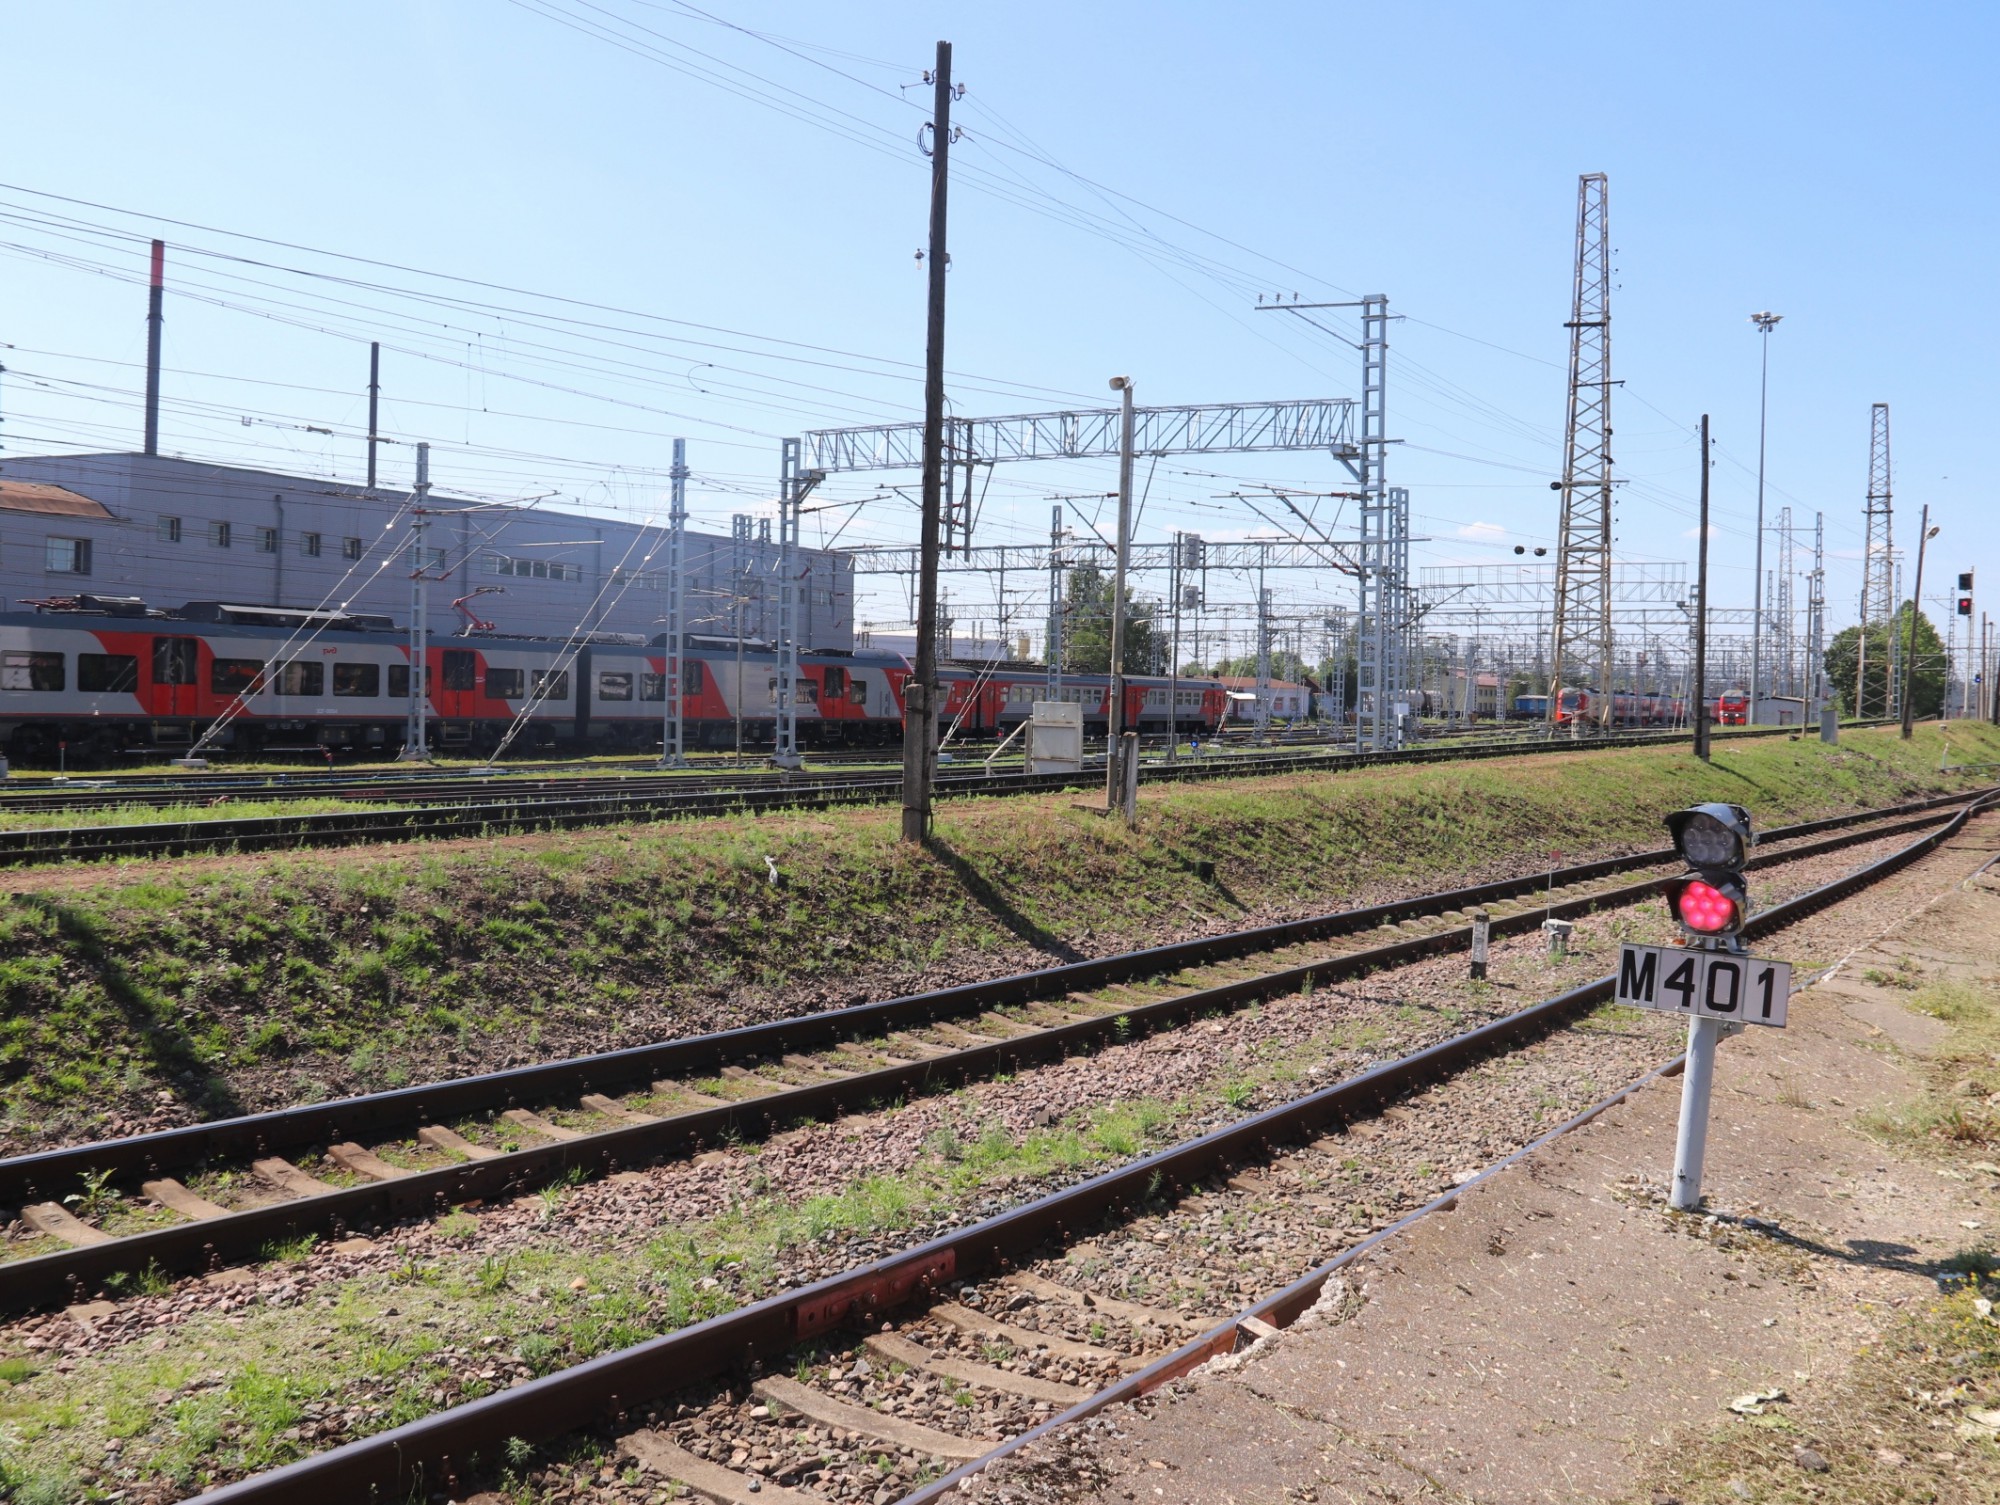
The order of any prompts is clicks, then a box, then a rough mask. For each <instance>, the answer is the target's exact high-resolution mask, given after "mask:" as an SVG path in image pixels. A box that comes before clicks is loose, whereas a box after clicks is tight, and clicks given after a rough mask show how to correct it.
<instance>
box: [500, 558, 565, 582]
mask: <svg viewBox="0 0 2000 1505" xmlns="http://www.w3.org/2000/svg"><path fill="white" fill-rule="evenodd" d="M486 572H487V573H488V574H489V575H507V576H511V577H512V578H514V579H516V580H581V579H582V578H583V566H582V565H580V564H564V563H562V562H561V561H560V560H550V559H510V558H508V557H507V556H506V555H505V554H488V555H487V556H486Z"/></svg>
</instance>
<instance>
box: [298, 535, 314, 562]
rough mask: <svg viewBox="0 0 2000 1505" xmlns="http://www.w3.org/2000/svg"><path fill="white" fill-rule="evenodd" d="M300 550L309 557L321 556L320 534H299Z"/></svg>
mask: <svg viewBox="0 0 2000 1505" xmlns="http://www.w3.org/2000/svg"><path fill="white" fill-rule="evenodd" d="M299 552H300V553H301V554H303V555H305V556H306V558H308V559H317V558H319V535H318V534H317V533H301V534H300V535H299Z"/></svg>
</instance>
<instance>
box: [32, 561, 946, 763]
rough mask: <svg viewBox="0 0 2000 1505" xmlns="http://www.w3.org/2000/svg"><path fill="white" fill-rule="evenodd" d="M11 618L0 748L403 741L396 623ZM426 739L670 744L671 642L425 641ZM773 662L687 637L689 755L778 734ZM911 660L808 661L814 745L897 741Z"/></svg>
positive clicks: (79, 758) (73, 603) (211, 613)
mask: <svg viewBox="0 0 2000 1505" xmlns="http://www.w3.org/2000/svg"><path fill="white" fill-rule="evenodd" d="M45 606H46V607H47V609H45V610H43V611H39V612H9V613H0V751H4V752H5V753H7V754H8V755H9V756H11V757H15V758H18V759H21V760H22V761H53V760H54V757H55V755H56V754H57V751H58V749H59V748H62V749H65V750H66V751H67V754H68V756H69V759H70V761H72V762H75V763H87V762H89V761H92V760H93V759H99V758H105V757H109V756H112V755H114V754H116V753H118V752H120V751H123V750H126V749H132V750H138V749H142V748H184V747H187V746H188V745H190V744H191V743H193V742H194V741H195V740H196V739H197V738H199V737H200V736H201V734H202V733H203V732H204V731H206V730H207V729H208V728H209V727H210V726H211V725H212V724H213V723H215V722H216V721H218V720H226V724H225V726H224V728H223V730H222V731H221V732H220V733H219V734H218V735H217V736H216V738H215V739H214V742H213V744H212V745H214V746H217V747H222V748H231V749H235V750H239V751H255V750H259V749H267V748H268V749H273V750H277V749H300V748H329V749H331V748H348V749H355V750H366V749H371V748H373V749H382V750H392V749H394V748H396V747H399V746H400V745H401V744H402V741H403V735H404V728H405V725H406V717H407V711H408V704H409V694H410V658H409V640H408V636H407V634H406V633H404V632H402V631H400V630H398V629H397V628H396V627H395V624H394V623H392V622H391V621H390V620H389V619H388V618H386V617H368V616H350V615H348V614H345V613H339V612H310V611H295V610H287V609H280V608H271V607H257V606H232V605H228V604H225V603H219V602H191V603H189V604H188V605H187V606H185V607H182V608H181V609H180V610H178V611H174V612H165V611H158V610H152V609H149V608H147V607H146V606H145V605H144V604H143V603H142V602H140V601H137V600H134V599H131V598H112V597H90V596H83V597H77V598H73V599H68V600H64V601H62V602H57V603H45ZM425 662H426V665H427V668H428V676H427V678H426V680H425V681H424V684H425V685H426V686H427V687H428V690H429V695H428V710H429V716H430V737H431V740H432V743H433V745H434V746H437V747H439V748H440V749H445V750H450V749H454V748H460V749H464V750H466V751H469V752H485V751H490V750H491V749H493V748H495V747H497V746H498V745H499V744H500V742H501V741H502V739H503V738H504V737H505V736H506V735H507V733H508V731H509V730H510V729H511V728H514V727H515V725H516V723H517V722H518V723H519V727H518V730H517V732H516V736H515V739H514V740H515V744H516V745H519V746H523V747H532V748H544V749H546V748H555V747H583V748H589V749H592V750H604V751H616V750H645V749H649V748H657V747H658V746H659V745H660V741H661V719H662V712H663V710H664V708H665V707H664V702H665V690H664V683H665V679H664V676H665V671H666V651H665V649H664V647H663V646H662V645H661V644H660V643H658V642H656V643H653V644H647V643H645V642H643V641H641V640H639V639H638V638H636V637H630V638H628V637H617V638H606V637H598V638H593V639H588V640H580V641H578V642H573V643H566V642H557V641H554V640H550V639H545V638H508V637H502V636H497V635H481V636H475V637H469V638H457V637H448V638H432V639H431V640H430V643H429V645H428V648H427V651H426V653H425ZM776 667H777V655H776V653H775V652H774V651H773V650H772V649H771V648H770V647H769V646H768V645H766V644H761V643H757V644H750V643H746V644H744V645H742V646H741V648H740V650H739V646H738V644H737V643H736V642H735V641H734V640H733V639H732V640H728V641H727V642H726V643H725V642H719V641H718V640H715V639H704V638H694V637H690V638H689V639H687V640H686V645H685V648H684V651H683V654H682V676H683V678H682V694H683V706H684V713H683V715H684V727H685V735H686V739H687V743H688V745H689V746H691V747H699V746H714V747H720V746H728V745H730V744H731V743H732V742H733V741H734V740H735V737H736V735H737V720H738V717H739V716H740V717H741V720H742V737H743V740H744V741H745V742H746V743H751V744H754V743H759V742H768V741H770V740H771V736H772V726H773V719H774V713H775V706H776V700H777V680H776V677H775V670H776ZM908 674H909V666H908V664H907V662H906V661H905V660H904V659H903V657H902V656H901V655H900V654H895V653H881V652H870V651H867V650H862V651H857V652H853V653H839V652H807V653H802V654H801V655H800V656H799V667H798V680H797V685H796V696H795V703H796V705H797V710H798V724H799V738H800V741H801V742H802V743H803V744H804V745H806V746H809V747H813V746H817V747H843V746H867V745H870V744H888V743H893V742H895V741H897V740H898V739H899V738H900V737H901V735H902V716H903V681H904V680H905V679H906V678H907V677H908Z"/></svg>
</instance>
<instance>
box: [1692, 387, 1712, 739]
mask: <svg viewBox="0 0 2000 1505" xmlns="http://www.w3.org/2000/svg"><path fill="white" fill-rule="evenodd" d="M1708 471H1709V449H1708V414H1706V413H1703V414H1702V415H1701V521H1700V522H1699V523H1697V524H1696V525H1695V527H1696V543H1695V552H1694V557H1695V567H1694V580H1695V585H1694V591H1695V602H1694V755H1695V756H1696V757H1697V758H1700V759H1701V760H1702V761H1703V762H1704V763H1706V762H1707V761H1708Z"/></svg>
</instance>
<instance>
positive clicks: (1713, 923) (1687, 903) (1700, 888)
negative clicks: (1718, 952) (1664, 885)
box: [1674, 878, 1741, 935]
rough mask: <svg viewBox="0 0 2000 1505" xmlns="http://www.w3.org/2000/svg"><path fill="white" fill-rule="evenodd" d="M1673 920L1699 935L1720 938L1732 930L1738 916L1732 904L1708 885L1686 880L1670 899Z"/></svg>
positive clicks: (1691, 879) (1728, 896)
mask: <svg viewBox="0 0 2000 1505" xmlns="http://www.w3.org/2000/svg"><path fill="white" fill-rule="evenodd" d="M1674 907H1675V910H1676V911H1677V918H1678V919H1679V920H1680V922H1681V923H1682V924H1683V925H1685V926H1687V928H1688V929H1690V930H1692V931H1695V932H1697V933H1698V934H1701V935H1721V934H1723V933H1724V932H1725V931H1729V930H1733V929H1734V928H1735V927H1736V925H1737V922H1738V919H1739V917H1740V915H1741V910H1740V909H1739V908H1738V907H1737V903H1736V900H1735V899H1734V898H1733V897H1731V896H1730V895H1729V894H1726V893H1724V892H1723V891H1722V890H1721V889H1719V888H1717V887H1716V886H1715V885H1714V884H1712V883H1704V882H1702V881H1701V879H1699V878H1690V879H1688V880H1687V881H1686V882H1685V883H1684V884H1682V886H1681V889H1680V891H1679V892H1678V893H1677V894H1675V895H1674Z"/></svg>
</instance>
